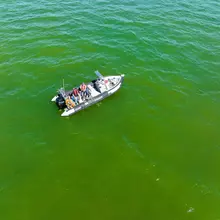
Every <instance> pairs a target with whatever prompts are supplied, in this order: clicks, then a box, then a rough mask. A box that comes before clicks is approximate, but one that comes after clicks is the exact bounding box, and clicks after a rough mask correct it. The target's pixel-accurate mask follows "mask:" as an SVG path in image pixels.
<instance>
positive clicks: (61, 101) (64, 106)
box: [56, 93, 67, 109]
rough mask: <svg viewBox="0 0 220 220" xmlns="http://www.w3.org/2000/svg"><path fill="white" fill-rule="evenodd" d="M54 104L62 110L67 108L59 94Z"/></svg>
mask: <svg viewBox="0 0 220 220" xmlns="http://www.w3.org/2000/svg"><path fill="white" fill-rule="evenodd" d="M56 104H57V107H58V108H59V109H64V108H66V107H67V106H66V103H65V99H64V98H63V96H62V95H61V94H60V93H59V94H58V97H57V98H56Z"/></svg>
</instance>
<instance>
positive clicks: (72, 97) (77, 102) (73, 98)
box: [71, 94, 79, 105]
mask: <svg viewBox="0 0 220 220" xmlns="http://www.w3.org/2000/svg"><path fill="white" fill-rule="evenodd" d="M71 99H72V100H73V102H75V103H76V105H77V104H79V98H78V97H77V96H74V94H72V96H71Z"/></svg>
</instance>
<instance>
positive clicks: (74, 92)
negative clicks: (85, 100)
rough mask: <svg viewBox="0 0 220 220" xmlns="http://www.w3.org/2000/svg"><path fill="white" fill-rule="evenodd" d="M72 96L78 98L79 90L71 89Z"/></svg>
mask: <svg viewBox="0 0 220 220" xmlns="http://www.w3.org/2000/svg"><path fill="white" fill-rule="evenodd" d="M73 95H74V96H78V95H79V90H78V89H77V88H74V89H73Z"/></svg>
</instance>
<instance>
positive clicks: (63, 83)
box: [63, 79, 65, 90]
mask: <svg viewBox="0 0 220 220" xmlns="http://www.w3.org/2000/svg"><path fill="white" fill-rule="evenodd" d="M63 89H64V79H63ZM64 90H65V89H64Z"/></svg>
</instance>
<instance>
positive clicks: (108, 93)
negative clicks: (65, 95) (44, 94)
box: [51, 74, 124, 117]
mask: <svg viewBox="0 0 220 220" xmlns="http://www.w3.org/2000/svg"><path fill="white" fill-rule="evenodd" d="M110 77H114V76H110ZM116 77H119V76H116ZM123 81H124V74H122V75H120V80H119V81H118V83H117V84H116V85H115V86H114V87H112V88H111V89H109V90H107V91H104V92H101V93H100V94H99V93H97V95H95V96H94V97H91V98H89V99H87V100H85V101H83V102H82V103H80V104H78V105H76V106H74V107H73V108H72V109H67V108H65V109H64V111H63V112H62V114H61V116H62V117H68V116H70V115H73V114H75V113H77V112H79V111H81V110H83V109H86V108H88V107H90V106H92V105H94V104H96V103H98V102H100V101H102V100H104V99H106V98H107V97H109V96H111V95H112V94H114V93H115V92H117V91H118V90H119V89H120V88H121V86H122V83H123ZM57 97H58V96H54V97H53V99H52V100H51V101H53V102H54V101H56V98H57Z"/></svg>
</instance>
